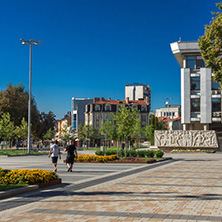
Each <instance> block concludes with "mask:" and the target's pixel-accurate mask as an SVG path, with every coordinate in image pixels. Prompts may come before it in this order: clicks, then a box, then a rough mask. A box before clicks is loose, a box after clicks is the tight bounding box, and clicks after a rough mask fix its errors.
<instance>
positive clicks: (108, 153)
mask: <svg viewBox="0 0 222 222" xmlns="http://www.w3.org/2000/svg"><path fill="white" fill-rule="evenodd" d="M116 153H117V150H116V149H111V148H109V149H106V152H105V154H106V156H108V155H115V154H116Z"/></svg>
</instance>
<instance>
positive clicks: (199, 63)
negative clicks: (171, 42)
mask: <svg viewBox="0 0 222 222" xmlns="http://www.w3.org/2000/svg"><path fill="white" fill-rule="evenodd" d="M186 61H187V66H186V68H190V69H200V68H203V67H205V62H204V60H203V58H202V56H187V60H186Z"/></svg>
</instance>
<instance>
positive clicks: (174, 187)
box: [0, 161, 222, 222]
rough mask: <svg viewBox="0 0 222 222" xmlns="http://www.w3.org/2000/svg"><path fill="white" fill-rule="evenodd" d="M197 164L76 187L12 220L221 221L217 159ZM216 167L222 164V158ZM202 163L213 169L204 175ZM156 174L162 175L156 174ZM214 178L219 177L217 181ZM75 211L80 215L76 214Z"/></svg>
mask: <svg viewBox="0 0 222 222" xmlns="http://www.w3.org/2000/svg"><path fill="white" fill-rule="evenodd" d="M197 162H198V163H196V162H195V161H177V162H174V163H171V164H169V165H164V166H159V167H158V168H155V169H151V170H146V171H143V172H140V173H137V174H134V175H132V176H127V177H124V178H118V179H115V180H113V181H111V182H110V181H109V182H106V183H103V184H99V185H93V186H91V187H87V188H84V189H82V190H78V191H75V190H74V191H72V194H71V195H69V196H55V197H49V198H46V199H42V200H40V201H38V202H35V206H34V207H33V205H32V208H30V209H26V210H24V209H23V211H20V213H19V214H18V215H16V216H13V215H10V217H9V218H10V220H13V221H16V220H17V221H18V220H20V219H21V217H23V219H24V216H26V217H25V219H27V220H32V221H38V220H41V221H44V220H45V221H46V220H47V219H49V218H50V215H51V216H52V217H53V218H54V219H55V220H56V221H71V220H75V221H103V222H105V221H130V220H131V221H137V220H138V221H164V222H171V221H173V222H176V221H178V222H183V221H190V222H194V221H201V222H204V221H222V220H221V218H222V201H221V200H222V186H221V179H222V175H220V174H219V173H218V170H215V171H213V167H212V166H211V164H212V163H214V162H213V161H197ZM214 164H215V163H214ZM215 166H217V168H218V167H219V166H221V167H222V161H217V165H215ZM202 167H205V168H206V170H207V172H210V173H208V174H207V175H206V174H204V173H203V170H202ZM183 168H184V169H186V170H185V173H184V171H183ZM208 168H209V170H208ZM154 175H158V176H159V177H161V176H163V178H153V177H152V176H154ZM184 177H189V179H186V178H184ZM192 177H194V178H201V177H208V178H209V179H204V180H203V179H195V180H192V179H190V178H192ZM210 177H212V178H219V180H214V181H213V182H212V181H211V180H210ZM70 189H72V187H71V188H70ZM70 191H71V190H70ZM28 205H29V204H28ZM28 205H27V206H28ZM27 206H26V207H27ZM37 209H38V210H39V211H37ZM57 211H58V212H60V213H58V212H57ZM75 211H76V212H77V214H78V215H76V214H74V213H73V214H72V212H75ZM35 212H36V213H35ZM37 212H39V213H37ZM56 212H57V213H56ZM4 217H5V218H6V219H7V216H4ZM1 219H3V218H1ZM0 221H1V220H0ZM50 221H53V220H50Z"/></svg>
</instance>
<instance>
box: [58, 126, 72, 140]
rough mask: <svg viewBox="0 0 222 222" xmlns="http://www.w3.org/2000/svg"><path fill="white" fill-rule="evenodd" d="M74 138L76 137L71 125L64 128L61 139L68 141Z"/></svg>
mask: <svg viewBox="0 0 222 222" xmlns="http://www.w3.org/2000/svg"><path fill="white" fill-rule="evenodd" d="M72 139H75V133H74V129H72V128H71V127H70V126H69V127H68V126H66V127H64V129H62V133H61V140H62V141H64V142H68V141H70V140H72Z"/></svg>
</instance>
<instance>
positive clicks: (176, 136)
mask: <svg viewBox="0 0 222 222" xmlns="http://www.w3.org/2000/svg"><path fill="white" fill-rule="evenodd" d="M155 146H158V147H172V148H174V147H175V148H176V147H177V148H179V147H181V148H182V147H183V148H192V147H193V148H218V142H217V136H216V132H215V131H213V130H172V131H171V130H156V131H155Z"/></svg>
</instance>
